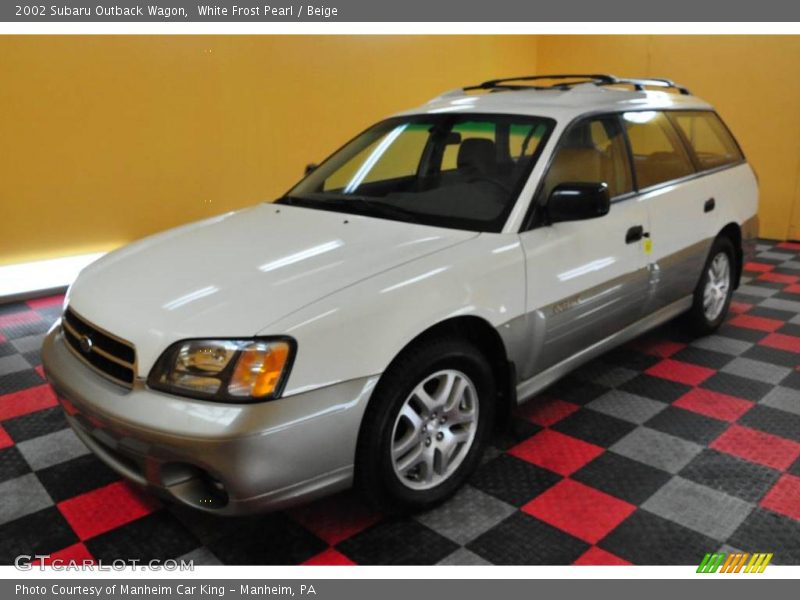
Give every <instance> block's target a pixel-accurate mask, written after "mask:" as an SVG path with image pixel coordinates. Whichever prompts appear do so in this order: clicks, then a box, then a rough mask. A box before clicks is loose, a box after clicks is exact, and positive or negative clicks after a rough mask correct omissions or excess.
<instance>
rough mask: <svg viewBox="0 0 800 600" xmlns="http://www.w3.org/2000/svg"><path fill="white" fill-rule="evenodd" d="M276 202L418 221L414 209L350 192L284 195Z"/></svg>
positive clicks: (412, 221)
mask: <svg viewBox="0 0 800 600" xmlns="http://www.w3.org/2000/svg"><path fill="white" fill-rule="evenodd" d="M277 203H278V204H288V205H293V206H305V207H308V208H321V209H323V210H339V211H341V212H349V211H348V210H347V209H354V210H353V212H354V213H356V214H362V215H365V216H372V215H375V216H384V217H396V218H397V219H399V220H401V221H409V222H411V223H419V222H420V220H419V215H417V213H415V212H414V211H411V210H408V209H405V208H402V207H400V206H395V205H394V204H386V203H384V202H379V201H377V200H369V199H367V198H366V197H364V196H353V195H351V194H341V195H333V194H324V195H320V197H319V198H310V197H307V196H284V197H283V198H281V199H280V200H278V201H277ZM342 209H345V210H342Z"/></svg>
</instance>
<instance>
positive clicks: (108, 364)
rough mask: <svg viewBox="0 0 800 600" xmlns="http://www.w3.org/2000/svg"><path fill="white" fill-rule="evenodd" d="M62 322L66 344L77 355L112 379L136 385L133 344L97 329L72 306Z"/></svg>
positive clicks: (125, 384)
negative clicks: (134, 382)
mask: <svg viewBox="0 0 800 600" xmlns="http://www.w3.org/2000/svg"><path fill="white" fill-rule="evenodd" d="M61 324H62V326H63V330H64V338H65V339H66V341H67V346H68V347H69V349H70V350H72V353H73V354H74V355H75V356H77V357H78V358H79V359H81V360H82V361H83V362H85V363H86V364H87V365H89V366H90V367H92V368H93V369H94V370H95V371H97V372H99V373H100V374H101V375H104V376H105V377H108V378H109V379H111V380H112V381H114V382H116V383H119V384H120V385H124V386H125V387H129V388H131V387H133V380H134V378H135V377H136V350H134V348H133V345H132V344H130V343H128V342H126V341H125V340H121V339H120V338H118V337H115V336H113V335H111V334H110V333H108V332H105V331H102V330H101V329H98V328H97V327H95V326H94V325H92V324H90V323H89V322H88V321H86V319H83V318H82V317H79V316H78V315H76V314H75V312H74V311H73V310H71V309H69V308H68V309H67V310H66V312H65V313H64V316H63V317H62V319H61Z"/></svg>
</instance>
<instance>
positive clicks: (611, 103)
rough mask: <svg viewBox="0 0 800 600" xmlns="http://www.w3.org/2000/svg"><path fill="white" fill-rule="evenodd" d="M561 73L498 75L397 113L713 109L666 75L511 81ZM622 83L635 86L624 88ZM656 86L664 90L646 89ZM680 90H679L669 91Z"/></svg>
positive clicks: (559, 115)
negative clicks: (544, 84) (500, 77)
mask: <svg viewBox="0 0 800 600" xmlns="http://www.w3.org/2000/svg"><path fill="white" fill-rule="evenodd" d="M549 77H555V78H556V80H558V78H562V77H566V76H563V75H558V76H536V77H530V78H516V79H510V80H493V81H489V82H484V83H482V84H479V85H477V86H471V87H466V88H459V89H456V90H452V91H449V92H446V93H444V94H442V95H440V96H437V97H436V98H433V99H432V100H430V101H429V102H427V103H426V104H424V105H422V106H420V107H417V108H415V109H412V110H408V111H404V112H402V113H399V115H398V116H401V115H402V116H407V115H418V114H436V113H454V114H458V113H499V114H513V115H531V116H540V117H549V118H552V119H555V120H557V121H564V120H566V121H571V120H572V119H574V118H576V117H579V116H581V115H585V114H592V113H598V112H624V111H631V110H664V109H685V110H709V109H711V108H712V107H711V105H710V104H708V103H707V102H705V101H704V100H701V99H700V98H697V97H696V96H693V95H691V94H690V93H689V91H688V90H687V89H686V88H683V87H681V86H678V85H676V84H674V83H672V82H671V81H669V80H665V79H646V80H645V79H617V78H614V77H613V76H610V75H603V76H574V77H579V78H582V77H604V78H609V79H613V80H614V81H605V80H600V81H592V80H589V81H582V80H580V79H579V80H578V81H577V82H576V83H566V84H557V85H553V86H547V87H541V86H527V85H525V86H521V85H516V84H506V83H504V82H507V81H508V82H513V81H518V80H525V79H537V80H538V79H540V78H541V79H546V78H549ZM619 86H630V87H632V88H633V89H624V88H622V87H619ZM649 86H657V87H660V88H664V89H657V90H652V89H647V87H649ZM667 90H675V91H667Z"/></svg>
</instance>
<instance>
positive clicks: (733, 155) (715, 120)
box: [670, 111, 744, 171]
mask: <svg viewBox="0 0 800 600" xmlns="http://www.w3.org/2000/svg"><path fill="white" fill-rule="evenodd" d="M670 118H671V119H672V121H673V122H674V123H675V125H676V126H677V127H678V129H679V130H680V131H681V133H682V134H683V135H684V137H685V138H686V141H687V142H689V146H690V147H691V148H692V151H693V152H694V155H695V157H696V158H697V163H698V165H699V166H700V169H701V170H703V171H707V170H709V169H716V168H718V167H724V166H726V165H732V164H735V163H738V162H740V161H742V160H743V158H744V157H743V156H742V153H741V151H740V150H739V146H738V145H737V144H736V141H735V140H734V139H733V136H732V135H731V133H730V131H728V128H727V127H725V124H724V123H723V122H722V120H721V119H720V118H719V117H718V116H717V115H716V114H715V113H713V112H709V111H693V112H690V111H675V112H672V113H671V114H670Z"/></svg>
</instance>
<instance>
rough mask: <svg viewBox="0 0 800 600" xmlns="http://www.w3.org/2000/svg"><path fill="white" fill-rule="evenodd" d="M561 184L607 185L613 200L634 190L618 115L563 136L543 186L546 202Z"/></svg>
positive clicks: (585, 123)
mask: <svg viewBox="0 0 800 600" xmlns="http://www.w3.org/2000/svg"><path fill="white" fill-rule="evenodd" d="M562 183H605V184H606V185H607V186H608V192H609V196H610V197H611V198H614V197H616V196H621V195H622V194H626V193H628V192H631V191H633V181H632V178H631V170H630V163H629V162H628V150H627V147H626V144H625V137H624V134H623V131H622V127H621V126H620V123H619V120H618V119H617V117H616V116H613V115H606V116H601V117H595V118H591V119H587V120H585V121H581V122H579V123H577V124H575V125H573V126H572V127H571V128H570V129H568V130H567V132H566V133H564V135H563V136H562V137H561V140H560V142H559V145H558V149H557V150H556V153H555V156H554V157H553V160H552V162H551V163H550V169H549V170H548V172H547V175H546V176H545V179H544V185H543V186H542V197H541V199H542V200H543V201H546V200H547V198H549V197H550V193H551V192H552V191H553V189H554V188H555V187H556V186H558V185H560V184H562Z"/></svg>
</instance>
